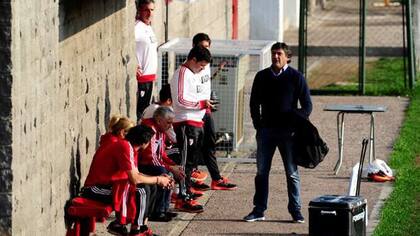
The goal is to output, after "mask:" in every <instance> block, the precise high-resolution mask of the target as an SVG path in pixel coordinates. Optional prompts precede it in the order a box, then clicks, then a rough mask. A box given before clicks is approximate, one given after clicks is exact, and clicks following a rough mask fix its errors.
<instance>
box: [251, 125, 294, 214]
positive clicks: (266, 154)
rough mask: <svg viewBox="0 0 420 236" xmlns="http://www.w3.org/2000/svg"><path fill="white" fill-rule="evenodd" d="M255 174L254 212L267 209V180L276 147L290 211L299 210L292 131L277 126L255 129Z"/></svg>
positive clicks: (262, 211) (261, 211)
mask: <svg viewBox="0 0 420 236" xmlns="http://www.w3.org/2000/svg"><path fill="white" fill-rule="evenodd" d="M256 139H257V175H256V176H255V195H254V212H257V213H264V211H265V210H267V200H268V190H269V189H268V188H269V185H268V180H269V176H270V169H271V162H272V160H273V155H274V152H275V151H276V147H277V148H278V149H279V151H280V154H281V157H282V160H283V165H284V169H285V172H286V179H287V193H288V197H289V203H288V206H287V208H288V210H289V212H290V213H293V212H296V211H300V209H301V203H300V177H299V172H298V168H297V165H296V164H295V163H294V162H293V145H294V141H293V132H292V131H291V130H287V129H279V128H260V129H259V130H257V135H256Z"/></svg>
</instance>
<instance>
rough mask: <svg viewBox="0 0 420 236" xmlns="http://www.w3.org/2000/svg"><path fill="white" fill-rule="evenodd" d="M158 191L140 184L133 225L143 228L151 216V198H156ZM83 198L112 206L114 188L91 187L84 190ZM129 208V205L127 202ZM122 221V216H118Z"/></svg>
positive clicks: (137, 189)
mask: <svg viewBox="0 0 420 236" xmlns="http://www.w3.org/2000/svg"><path fill="white" fill-rule="evenodd" d="M155 195H156V190H155V186H154V185H151V186H149V185H143V184H139V185H137V186H136V203H135V204H136V215H135V218H134V222H133V224H135V225H138V226H141V225H145V219H147V218H148V216H149V203H150V199H151V198H155ZM82 197H84V198H88V199H91V200H95V201H98V202H102V203H105V204H112V186H104V185H101V186H91V187H84V188H83V189H82ZM127 206H129V203H128V202H127ZM116 217H117V219H118V220H120V219H119V218H120V216H119V215H116Z"/></svg>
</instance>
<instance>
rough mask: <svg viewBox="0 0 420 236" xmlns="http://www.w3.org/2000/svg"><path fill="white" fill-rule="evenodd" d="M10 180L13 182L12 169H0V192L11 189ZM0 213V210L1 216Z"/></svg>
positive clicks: (7, 191) (6, 191)
mask: <svg viewBox="0 0 420 236" xmlns="http://www.w3.org/2000/svg"><path fill="white" fill-rule="evenodd" d="M12 182H13V173H12V170H10V169H0V193H9V192H11V191H12ZM0 202H1V201H0ZM0 208H1V207H0ZM1 214H2V213H1V212H0V216H1Z"/></svg>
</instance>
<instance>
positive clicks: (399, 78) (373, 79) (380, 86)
mask: <svg viewBox="0 0 420 236" xmlns="http://www.w3.org/2000/svg"><path fill="white" fill-rule="evenodd" d="M366 68H367V69H366V83H365V94H366V95H373V96H383V95H388V96H395V95H404V96H405V95H408V94H409V93H410V92H409V90H408V89H407V88H406V87H405V86H404V64H403V60H402V59H401V58H380V59H378V60H375V61H371V62H368V63H367V64H366ZM350 82H351V83H350V84H348V85H328V86H326V87H324V88H322V89H321V90H323V91H326V92H328V91H335V93H336V94H349V93H355V92H357V91H358V80H357V78H356V77H353V78H351V79H350Z"/></svg>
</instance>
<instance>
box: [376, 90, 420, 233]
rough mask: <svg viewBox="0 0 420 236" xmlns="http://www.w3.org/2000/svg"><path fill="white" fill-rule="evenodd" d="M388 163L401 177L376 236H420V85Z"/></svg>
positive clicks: (384, 210)
mask: <svg viewBox="0 0 420 236" xmlns="http://www.w3.org/2000/svg"><path fill="white" fill-rule="evenodd" d="M389 164H390V166H391V168H393V169H395V170H397V173H398V175H397V179H396V182H395V185H394V190H393V192H392V194H391V195H390V197H389V198H388V200H387V201H386V203H385V206H384V208H383V209H382V211H381V218H380V223H379V225H378V226H377V228H376V229H375V231H374V234H373V235H374V236H382V235H383V236H385V235H386V236H390V235H404V236H405V235H420V86H417V88H416V89H415V91H414V92H413V93H412V96H411V101H410V106H409V108H408V111H407V114H406V117H405V121H404V124H403V127H402V129H401V133H400V137H399V138H398V139H397V141H396V143H395V145H394V150H393V152H392V154H391V160H390V163H389Z"/></svg>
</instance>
